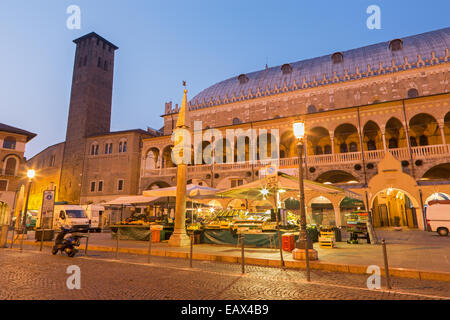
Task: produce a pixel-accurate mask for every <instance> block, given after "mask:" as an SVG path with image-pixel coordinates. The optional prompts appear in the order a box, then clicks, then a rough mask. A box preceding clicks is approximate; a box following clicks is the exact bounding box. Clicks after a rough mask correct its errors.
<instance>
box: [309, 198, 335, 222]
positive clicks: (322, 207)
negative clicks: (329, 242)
mask: <svg viewBox="0 0 450 320" xmlns="http://www.w3.org/2000/svg"><path fill="white" fill-rule="evenodd" d="M309 206H310V207H311V220H312V221H311V222H312V223H313V224H316V225H318V226H320V225H325V226H335V225H336V216H335V214H334V207H333V204H332V203H331V201H330V200H329V199H327V198H325V197H324V196H319V197H316V198H314V199H312V200H311V201H310V205H309Z"/></svg>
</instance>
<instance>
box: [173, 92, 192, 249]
mask: <svg viewBox="0 0 450 320" xmlns="http://www.w3.org/2000/svg"><path fill="white" fill-rule="evenodd" d="M186 134H189V117H188V109H187V90H186V89H185V90H184V96H183V102H182V103H181V108H180V111H179V113H178V119H177V125H176V128H175V131H174V135H175V146H174V150H173V154H174V155H176V157H177V159H178V161H177V162H178V167H177V195H176V204H175V227H174V231H173V233H172V235H171V236H170V239H169V246H171V247H184V246H189V245H190V239H189V237H188V235H187V234H186V182H187V179H186V178H187V168H186V166H187V161H189V160H186V157H185V156H184V155H185V150H184V149H185V139H186V137H185V135H186Z"/></svg>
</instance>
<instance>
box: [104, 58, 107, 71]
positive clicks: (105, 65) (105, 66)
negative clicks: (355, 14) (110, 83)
mask: <svg viewBox="0 0 450 320" xmlns="http://www.w3.org/2000/svg"><path fill="white" fill-rule="evenodd" d="M103 69H104V70H105V71H108V61H106V60H105V63H104V65H103Z"/></svg>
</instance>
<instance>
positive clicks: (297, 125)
mask: <svg viewBox="0 0 450 320" xmlns="http://www.w3.org/2000/svg"><path fill="white" fill-rule="evenodd" d="M293 130H294V136H295V137H296V138H297V147H298V181H299V190H300V232H299V236H298V241H297V243H296V247H297V250H304V252H305V262H306V278H307V280H308V281H310V270H309V254H308V250H310V249H313V247H312V245H311V242H310V241H309V239H308V233H307V231H306V212H305V187H304V185H303V145H304V138H305V123H304V122H303V121H296V122H294V124H293ZM297 250H296V251H297ZM294 254H295V252H294Z"/></svg>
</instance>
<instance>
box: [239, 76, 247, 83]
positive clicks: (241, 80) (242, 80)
mask: <svg viewBox="0 0 450 320" xmlns="http://www.w3.org/2000/svg"><path fill="white" fill-rule="evenodd" d="M238 80H239V83H240V84H245V83H247V82H248V80H249V79H248V77H247V75H245V74H240V75H239V76H238Z"/></svg>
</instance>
